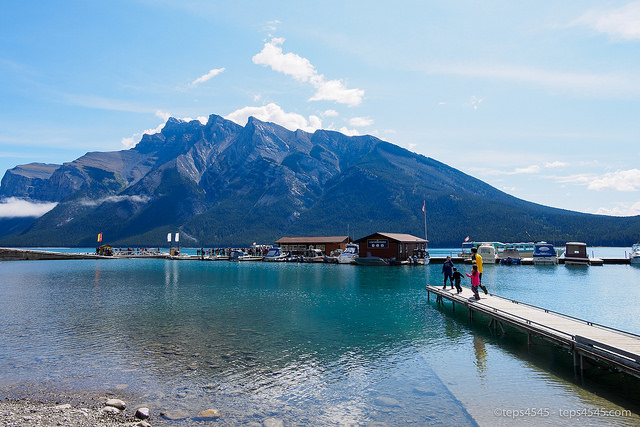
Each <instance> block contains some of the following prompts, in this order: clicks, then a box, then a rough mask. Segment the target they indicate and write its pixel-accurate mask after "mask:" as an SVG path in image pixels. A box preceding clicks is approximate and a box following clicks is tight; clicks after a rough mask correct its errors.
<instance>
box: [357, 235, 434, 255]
mask: <svg viewBox="0 0 640 427" xmlns="http://www.w3.org/2000/svg"><path fill="white" fill-rule="evenodd" d="M356 243H358V244H359V245H360V256H361V257H372V256H377V257H380V258H384V259H396V260H398V261H404V260H406V259H407V258H409V257H410V256H412V255H413V250H414V249H426V246H427V241H426V240H425V239H421V238H420V237H416V236H412V235H411V234H398V233H374V234H370V235H368V236H365V237H362V238H360V239H358V240H356Z"/></svg>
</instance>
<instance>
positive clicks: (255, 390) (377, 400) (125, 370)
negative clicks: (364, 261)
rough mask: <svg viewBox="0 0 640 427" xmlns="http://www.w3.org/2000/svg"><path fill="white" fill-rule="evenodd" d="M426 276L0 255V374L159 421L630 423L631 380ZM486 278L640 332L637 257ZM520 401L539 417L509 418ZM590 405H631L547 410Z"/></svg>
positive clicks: (496, 286)
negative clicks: (497, 320)
mask: <svg viewBox="0 0 640 427" xmlns="http://www.w3.org/2000/svg"><path fill="white" fill-rule="evenodd" d="M436 255H437V254H436ZM596 256H598V254H596ZM604 256H607V255H604ZM612 256H622V255H617V254H616V255H612ZM460 267H461V268H462V269H466V270H468V269H469V268H468V266H460ZM441 281H442V275H441V266H440V265H430V266H426V267H421V268H414V267H396V268H376V267H368V268H367V267H357V266H349V265H309V264H270V263H231V262H224V261H219V262H200V261H170V260H143V259H137V260H81V261H37V262H36V261H33V262H31V261H29V262H3V263H0V322H1V324H2V325H3V328H2V329H1V331H0V385H2V386H3V387H5V388H6V387H12V386H16V385H19V384H34V385H38V386H41V387H50V388H60V389H80V390H81V389H97V390H107V391H108V390H122V389H126V390H127V392H130V393H133V394H136V395H137V396H139V399H140V402H144V403H145V404H148V405H149V407H151V408H152V411H153V412H155V413H156V414H158V413H159V412H160V411H163V410H178V409H180V410H184V411H186V412H188V413H189V414H192V416H196V415H197V414H198V412H200V411H202V410H204V409H208V408H218V409H220V410H221V411H222V412H223V413H224V417H223V418H222V419H221V420H219V421H218V423H219V424H228V425H236V424H242V423H250V422H258V423H260V422H263V421H264V420H266V419H268V418H276V419H279V420H282V421H283V422H284V423H285V425H288V424H292V423H298V424H313V425H327V424H328V425H332V424H333V425H335V424H350V423H351V424H376V423H380V424H386V425H406V424H414V425H423V424H442V425H451V424H456V425H476V424H479V425H500V424H502V425H519V424H523V425H524V424H531V423H532V422H534V421H535V424H548V425H557V424H575V425H611V424H619V425H625V424H627V425H636V424H638V423H639V422H640V418H639V417H638V416H637V414H638V412H639V405H638V402H637V399H636V398H635V397H634V396H637V392H638V387H637V385H636V384H635V382H634V381H629V380H628V379H626V378H624V377H621V376H618V375H613V374H609V373H604V372H598V371H596V372H595V373H594V375H592V376H589V377H588V378H587V379H584V380H580V379H579V378H576V377H575V376H574V375H573V368H572V363H571V361H572V359H571V355H569V354H568V353H567V352H565V351H563V350H560V349H557V348H555V347H554V346H552V345H550V344H548V343H545V342H539V343H536V345H534V348H533V350H531V351H528V350H527V346H526V338H525V337H523V336H521V335H519V334H517V333H510V334H509V335H507V336H502V335H494V334H492V332H491V330H490V329H489V328H488V327H487V325H486V323H488V321H487V322H486V323H485V322H482V321H476V322H474V324H473V325H470V324H469V321H468V317H467V316H466V313H464V312H463V310H457V311H456V312H455V313H452V312H451V308H450V306H448V305H446V306H445V307H441V308H439V307H437V306H436V305H435V304H434V301H433V298H432V300H431V302H430V303H429V302H427V298H426V293H425V290H424V285H425V284H426V283H431V284H439V283H441ZM483 282H486V284H487V285H488V286H489V289H490V292H492V293H496V294H498V295H501V296H505V297H510V298H515V299H519V300H521V301H525V302H528V303H531V304H535V305H539V306H543V307H546V308H550V309H553V310H557V311H561V312H563V313H566V314H570V315H573V316H577V317H581V318H586V319H589V320H592V321H594V322H598V323H603V324H605V325H608V326H613V327H616V328H620V329H624V330H627V331H631V332H634V333H639V334H640V316H639V314H640V313H638V311H639V310H638V308H637V304H635V303H629V302H633V301H639V300H640V268H637V267H632V266H629V265H620V266H615V265H607V266H603V267H589V268H568V267H565V266H555V267H534V266H499V265H496V266H488V267H486V268H485V273H484V276H483ZM125 387H126V388H125ZM527 408H538V409H544V410H545V412H540V413H539V415H538V416H537V418H536V419H535V420H533V419H532V418H531V417H532V416H533V415H531V414H530V415H529V416H528V417H526V416H518V417H515V416H514V414H513V411H524V410H526V409H527ZM589 409H591V410H592V411H593V410H599V411H604V410H607V411H614V412H613V413H615V411H618V412H619V411H622V410H630V411H632V413H631V414H625V415H624V416H618V417H609V416H591V417H584V416H583V417H581V418H580V419H575V418H572V419H569V418H568V417H562V416H561V415H560V411H561V410H565V411H569V410H573V411H586V410H589ZM546 411H548V413H549V416H548V417H547V416H544V414H545V413H546ZM613 413H612V414H613ZM192 421H193V420H190V421H185V423H189V422H192Z"/></svg>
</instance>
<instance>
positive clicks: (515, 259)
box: [482, 245, 522, 265]
mask: <svg viewBox="0 0 640 427" xmlns="http://www.w3.org/2000/svg"><path fill="white" fill-rule="evenodd" d="M498 259H499V260H500V264H504V265H514V264H515V265H517V264H520V263H521V262H522V256H521V255H520V251H518V249H517V248H516V246H515V245H507V246H505V248H504V250H503V251H502V252H500V253H499V254H498ZM482 260H483V261H484V257H483V258H482Z"/></svg>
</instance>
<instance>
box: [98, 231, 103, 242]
mask: <svg viewBox="0 0 640 427" xmlns="http://www.w3.org/2000/svg"><path fill="white" fill-rule="evenodd" d="M100 242H102V233H98V243H100Z"/></svg>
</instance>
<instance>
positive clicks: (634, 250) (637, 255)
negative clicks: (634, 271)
mask: <svg viewBox="0 0 640 427" xmlns="http://www.w3.org/2000/svg"><path fill="white" fill-rule="evenodd" d="M629 263H630V264H632V265H640V243H635V244H634V245H633V246H631V253H630V254H629Z"/></svg>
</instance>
